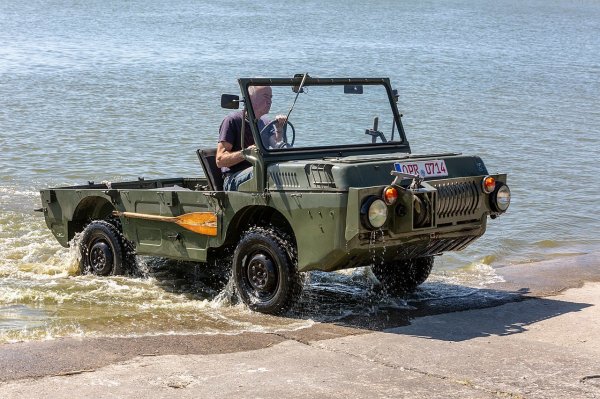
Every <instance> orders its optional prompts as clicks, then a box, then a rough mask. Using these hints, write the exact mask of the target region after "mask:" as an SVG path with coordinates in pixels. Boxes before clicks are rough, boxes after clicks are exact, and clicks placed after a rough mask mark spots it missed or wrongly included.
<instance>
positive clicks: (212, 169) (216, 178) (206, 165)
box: [196, 148, 223, 191]
mask: <svg viewBox="0 0 600 399" xmlns="http://www.w3.org/2000/svg"><path fill="white" fill-rule="evenodd" d="M196 154H198V159H199V160H200V164H201V165H202V169H204V175H205V176H206V178H207V179H208V184H209V185H210V188H211V190H213V191H223V174H222V173H221V168H218V167H217V161H216V158H217V149H216V148H199V149H198V150H197V151H196Z"/></svg>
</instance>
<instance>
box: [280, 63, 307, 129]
mask: <svg viewBox="0 0 600 399" xmlns="http://www.w3.org/2000/svg"><path fill="white" fill-rule="evenodd" d="M307 77H308V72H306V73H304V76H303V77H302V81H301V82H300V86H298V88H296V87H294V88H293V89H294V91H295V92H296V97H295V98H294V102H293V103H292V106H291V107H290V110H289V111H288V113H287V115H286V117H285V120H286V121H287V120H289V118H290V114H291V113H292V111H293V110H294V105H296V100H298V96H299V95H300V93H302V87H303V86H304V82H305V81H306V78H307Z"/></svg>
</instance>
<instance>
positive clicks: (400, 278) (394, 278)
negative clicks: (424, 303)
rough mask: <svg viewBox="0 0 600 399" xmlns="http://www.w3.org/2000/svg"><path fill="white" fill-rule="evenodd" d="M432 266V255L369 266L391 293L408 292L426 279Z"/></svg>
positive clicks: (412, 290) (400, 293)
mask: <svg viewBox="0 0 600 399" xmlns="http://www.w3.org/2000/svg"><path fill="white" fill-rule="evenodd" d="M432 268H433V256H425V257H422V258H414V259H402V260H396V261H393V262H389V263H383V264H376V265H373V266H371V269H372V270H373V274H375V277H377V279H378V280H379V282H381V285H382V286H383V288H384V289H385V290H386V291H387V292H388V293H389V294H391V295H402V294H410V293H412V292H414V291H415V290H416V289H417V287H418V286H419V285H421V284H423V283H424V282H425V280H427V277H429V273H431V269H432Z"/></svg>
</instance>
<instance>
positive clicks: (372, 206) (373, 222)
mask: <svg viewBox="0 0 600 399" xmlns="http://www.w3.org/2000/svg"><path fill="white" fill-rule="evenodd" d="M360 218H361V221H362V224H363V226H365V227H366V228H367V229H369V230H377V229H380V228H382V227H383V226H384V225H385V223H386V222H387V218H388V206H387V204H386V203H385V201H384V200H382V199H381V198H379V197H377V196H374V195H373V196H370V197H368V198H367V199H366V200H364V201H363V204H362V206H361V208H360Z"/></svg>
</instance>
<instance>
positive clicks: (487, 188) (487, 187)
mask: <svg viewBox="0 0 600 399" xmlns="http://www.w3.org/2000/svg"><path fill="white" fill-rule="evenodd" d="M482 185H483V192H485V193H487V194H489V193H491V192H492V191H494V190H495V189H496V179H494V178H493V177H492V176H486V177H485V178H484V179H483V183H482Z"/></svg>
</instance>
